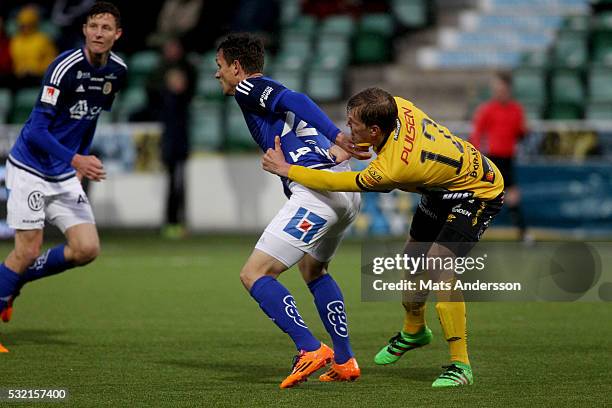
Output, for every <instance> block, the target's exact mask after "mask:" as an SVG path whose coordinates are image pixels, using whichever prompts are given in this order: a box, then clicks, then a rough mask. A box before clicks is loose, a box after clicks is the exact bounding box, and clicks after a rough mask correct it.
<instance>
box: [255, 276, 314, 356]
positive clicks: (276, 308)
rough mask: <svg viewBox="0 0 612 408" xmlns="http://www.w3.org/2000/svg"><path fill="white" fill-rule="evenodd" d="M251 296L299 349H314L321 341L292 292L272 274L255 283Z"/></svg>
mask: <svg viewBox="0 0 612 408" xmlns="http://www.w3.org/2000/svg"><path fill="white" fill-rule="evenodd" d="M251 296H252V297H253V299H255V300H256V301H257V303H259V307H261V309H262V310H263V311H264V312H265V314H267V315H268V317H269V318H270V319H272V321H273V322H274V323H276V325H277V326H278V327H280V329H281V330H282V331H284V332H285V333H287V334H288V335H289V336H290V337H291V340H293V342H294V343H295V346H296V347H297V349H298V350H306V351H314V350H317V349H318V348H319V347H321V342H320V341H319V340H317V338H316V337H314V336H313V335H312V333H311V332H310V330H308V326H306V323H304V320H303V319H302V316H300V313H299V312H298V309H297V307H296V306H295V300H294V299H293V296H291V293H289V291H288V290H287V288H285V287H284V286H283V285H281V283H280V282H279V281H277V280H276V279H274V278H273V277H271V276H263V277H261V278H259V279H257V281H255V283H254V284H253V287H252V288H251Z"/></svg>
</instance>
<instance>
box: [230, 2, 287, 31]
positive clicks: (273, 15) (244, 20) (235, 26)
mask: <svg viewBox="0 0 612 408" xmlns="http://www.w3.org/2000/svg"><path fill="white" fill-rule="evenodd" d="M279 20H280V5H279V1H278V0H239V1H238V5H237V7H236V11H235V13H234V17H233V21H232V27H231V29H232V31H246V32H250V33H259V35H260V36H261V35H262V34H263V35H266V34H269V33H273V32H275V31H276V28H277V24H278V22H279Z"/></svg>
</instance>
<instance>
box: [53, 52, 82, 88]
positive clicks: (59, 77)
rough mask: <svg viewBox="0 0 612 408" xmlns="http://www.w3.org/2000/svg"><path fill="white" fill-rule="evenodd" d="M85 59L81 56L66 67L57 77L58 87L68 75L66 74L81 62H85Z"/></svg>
mask: <svg viewBox="0 0 612 408" xmlns="http://www.w3.org/2000/svg"><path fill="white" fill-rule="evenodd" d="M83 59H84V58H83V56H80V57H79V58H77V59H75V60H74V61H72V62H71V63H70V64H69V65H67V66H65V67H64V69H63V70H62V72H61V73H60V74H59V76H58V77H57V81H56V85H57V86H59V84H60V82H62V78H63V77H64V75H66V73H67V72H68V71H69V70H70V68H72V67H73V66H75V65H76V64H78V63H79V62H81V61H83Z"/></svg>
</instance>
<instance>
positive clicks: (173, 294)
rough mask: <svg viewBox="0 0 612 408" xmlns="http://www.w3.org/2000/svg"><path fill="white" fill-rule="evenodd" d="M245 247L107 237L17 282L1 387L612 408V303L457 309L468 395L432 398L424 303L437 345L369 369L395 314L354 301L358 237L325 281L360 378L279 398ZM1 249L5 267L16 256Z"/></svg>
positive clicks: (107, 400) (204, 398) (81, 396)
mask: <svg viewBox="0 0 612 408" xmlns="http://www.w3.org/2000/svg"><path fill="white" fill-rule="evenodd" d="M255 240H256V238H255V237H217V236H215V237H200V238H190V239H188V240H185V241H181V242H168V241H163V240H161V239H159V238H157V237H154V236H149V235H144V234H136V235H134V234H132V235H119V234H117V235H108V234H106V235H104V234H103V235H102V241H103V252H102V255H101V256H100V258H98V260H96V261H95V262H94V263H93V264H91V265H89V266H87V267H85V268H81V269H78V270H73V271H70V272H67V273H65V274H62V275H60V276H57V277H52V278H49V279H45V280H41V281H38V282H35V283H32V284H31V285H29V286H27V287H26V288H25V289H24V291H23V295H22V297H21V298H19V299H18V301H17V302H16V308H15V312H14V315H13V321H11V322H10V323H9V324H2V323H0V341H1V342H2V343H3V344H4V345H5V346H6V347H8V348H9V349H10V353H8V354H4V355H0V366H1V367H2V374H1V375H0V379H1V380H0V388H60V387H61V388H67V389H68V390H69V392H70V398H69V400H68V401H67V402H66V404H67V405H69V406H92V407H93V406H113V407H126V406H130V407H136V406H146V407H152V406H194V407H196V406H198V407H206V406H227V407H257V406H292V407H306V406H308V407H319V406H321V407H333V406H341V407H415V406H416V407H424V406H444V407H457V406H472V407H481V406H482V407H484V406H498V407H502V406H530V407H538V406H545V407H550V406H604V405H606V404H610V403H611V400H610V395H611V392H612V388H611V386H610V384H611V382H610V368H611V367H612V363H611V362H612V340H611V339H612V323H611V322H612V319H611V315H612V314H611V311H612V307H611V305H610V304H604V303H565V304H562V303H472V304H468V330H469V346H470V356H471V359H472V365H473V368H474V374H475V384H474V385H473V386H471V387H467V388H461V389H447V390H432V389H431V388H430V386H431V382H432V381H433V379H434V378H435V377H436V376H437V375H438V374H439V373H440V372H441V368H440V367H441V366H442V365H444V364H446V363H447V356H448V352H447V346H446V344H445V342H444V341H443V339H442V337H441V330H440V326H439V324H438V322H437V318H436V316H435V310H434V308H433V307H429V308H428V312H427V317H428V322H429V324H430V326H431V327H432V329H433V331H434V336H435V337H434V341H433V343H432V344H431V345H430V346H428V347H425V348H423V349H419V350H415V351H414V352H410V353H408V354H407V355H406V356H404V358H403V359H402V360H400V362H398V363H397V364H396V365H394V366H390V367H377V366H375V365H374V363H373V361H372V358H373V356H374V354H375V353H376V352H377V351H378V349H379V348H380V347H381V346H382V345H384V344H385V343H386V341H387V339H388V338H389V337H390V336H391V335H393V334H394V333H395V332H396V331H397V330H398V329H399V328H400V327H401V322H402V313H403V309H402V308H401V305H399V304H395V303H362V302H361V301H360V287H359V286H360V281H359V263H360V243H359V242H358V241H351V242H346V243H344V244H343V246H342V247H341V249H340V251H339V253H338V255H337V257H336V259H335V260H334V262H333V263H332V266H331V268H330V271H331V273H332V274H333V275H334V277H335V278H336V280H338V281H339V283H340V286H341V287H342V288H343V290H344V294H345V297H346V303H347V310H348V317H349V323H350V330H351V336H352V340H353V347H354V350H355V352H356V355H357V358H358V361H359V363H360V365H361V368H362V377H361V379H359V380H358V381H357V382H355V383H332V384H323V383H319V382H318V380H317V379H316V378H317V376H313V377H312V378H311V380H309V381H308V382H307V383H305V384H302V385H301V386H300V387H297V388H295V389H289V390H280V389H279V388H278V385H279V383H280V382H281V380H282V379H283V378H284V376H285V375H286V374H287V373H288V371H289V368H290V362H291V358H292V356H293V354H294V352H295V351H294V350H293V348H292V343H291V342H290V340H289V338H288V337H287V336H286V335H284V334H283V333H281V332H280V331H279V330H278V329H277V328H276V327H275V326H274V325H273V324H272V323H271V322H270V321H269V319H268V318H267V317H266V316H265V315H264V314H263V313H262V312H261V310H260V309H259V307H258V306H257V305H256V303H255V302H254V301H253V300H252V299H251V298H250V296H249V295H248V294H247V293H246V291H245V290H244V289H243V288H242V286H241V284H240V281H239V279H238V273H239V270H240V267H241V266H242V264H243V262H244V261H245V260H246V257H247V256H248V254H249V253H250V251H251V248H252V246H253V245H254V243H255ZM0 248H1V251H0V255H2V257H4V256H6V254H7V253H8V251H9V250H10V248H11V244H10V243H2V244H0ZM281 281H282V282H283V283H284V284H286V285H287V287H288V288H289V289H290V290H291V291H292V292H293V294H294V296H295V298H296V301H297V304H298V306H299V307H300V310H301V312H302V315H303V317H304V318H305V320H306V322H308V323H309V326H310V327H311V329H312V330H313V331H314V333H315V334H316V335H317V336H319V338H321V339H323V340H324V341H326V342H328V343H329V344H331V343H330V342H329V340H328V338H327V334H326V333H325V330H324V328H323V325H322V324H321V322H320V321H319V318H318V315H317V312H316V309H315V307H314V304H313V303H312V301H311V297H310V293H309V292H308V290H307V288H306V286H305V285H304V284H303V282H302V281H301V280H300V277H299V273H298V272H297V271H296V270H290V271H288V272H286V273H285V274H284V275H283V276H282V277H281ZM2 404H4V402H0V405H2ZM20 405H21V406H24V404H20ZM26 405H27V404H26ZM42 405H45V404H41V406H42ZM59 405H62V404H59ZM53 406H58V404H54V405H53Z"/></svg>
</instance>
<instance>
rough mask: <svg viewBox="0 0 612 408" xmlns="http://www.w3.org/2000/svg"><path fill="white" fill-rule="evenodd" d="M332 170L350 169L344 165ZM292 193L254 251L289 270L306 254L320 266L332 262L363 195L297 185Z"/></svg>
mask: <svg viewBox="0 0 612 408" xmlns="http://www.w3.org/2000/svg"><path fill="white" fill-rule="evenodd" d="M333 170H335V171H339V170H342V171H346V170H350V168H348V165H346V164H344V165H343V164H341V165H338V166H336V167H334V168H333ZM290 189H291V192H292V195H291V198H290V199H289V200H288V201H287V202H286V203H285V205H284V206H283V207H282V208H281V209H280V211H279V212H278V214H277V215H276V216H275V217H274V218H273V219H272V221H270V223H269V224H268V226H267V227H266V229H265V231H264V232H263V234H262V235H261V237H260V238H259V241H258V242H257V244H256V245H255V248H256V249H259V250H260V251H263V252H265V253H267V254H268V255H270V256H272V257H274V258H276V259H277V260H279V261H280V262H282V263H283V264H284V265H285V266H287V267H288V268H289V267H291V266H293V265H295V264H296V263H297V262H298V261H299V260H300V259H302V257H303V256H304V254H309V255H311V256H312V257H313V258H315V259H316V260H317V261H320V262H327V261H329V260H330V259H331V258H332V257H333V256H334V254H335V252H336V250H337V249H338V246H339V245H340V241H342V237H343V236H344V233H345V232H346V230H347V228H348V227H349V226H350V225H351V224H352V223H353V221H354V220H355V218H357V215H358V214H359V207H360V205H361V195H360V193H343V192H326V191H316V190H311V189H309V188H306V187H304V186H302V185H301V184H297V183H292V184H291V185H290Z"/></svg>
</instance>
